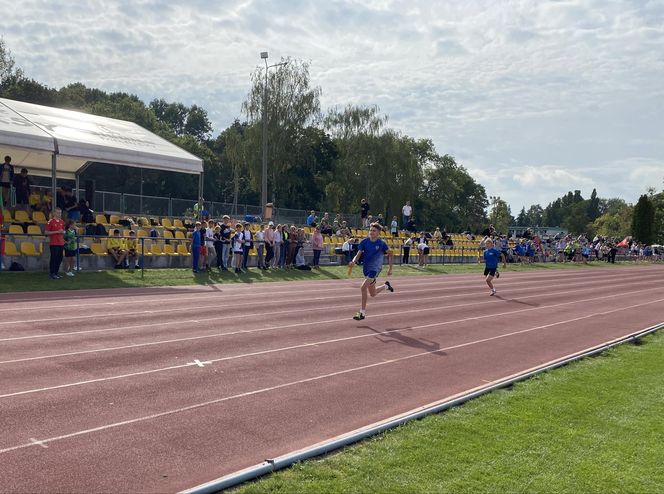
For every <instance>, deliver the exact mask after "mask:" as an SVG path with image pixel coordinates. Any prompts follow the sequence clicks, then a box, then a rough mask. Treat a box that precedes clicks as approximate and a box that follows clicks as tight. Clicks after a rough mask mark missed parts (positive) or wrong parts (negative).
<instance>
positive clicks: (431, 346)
mask: <svg viewBox="0 0 664 494" xmlns="http://www.w3.org/2000/svg"><path fill="white" fill-rule="evenodd" d="M358 328H362V329H368V330H370V331H373V332H374V333H377V334H376V339H377V340H378V341H380V342H382V343H400V344H402V345H404V346H408V347H411V348H417V349H420V350H424V351H427V352H431V353H432V355H439V356H441V357H444V356H445V355H446V353H445V352H443V351H442V350H440V344H439V343H436V342H435V341H431V340H427V339H426V338H421V339H418V338H413V337H411V336H406V335H405V334H402V333H401V331H407V330H410V329H411V328H410V327H407V328H386V329H382V330H380V329H375V328H372V327H371V326H358ZM385 331H391V333H387V334H385Z"/></svg>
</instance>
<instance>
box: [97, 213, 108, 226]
mask: <svg viewBox="0 0 664 494" xmlns="http://www.w3.org/2000/svg"><path fill="white" fill-rule="evenodd" d="M95 223H101V224H102V225H108V220H107V219H106V215H104V214H98V215H97V216H96V217H95Z"/></svg>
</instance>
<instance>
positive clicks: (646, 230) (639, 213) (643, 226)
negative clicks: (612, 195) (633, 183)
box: [632, 194, 655, 244]
mask: <svg viewBox="0 0 664 494" xmlns="http://www.w3.org/2000/svg"><path fill="white" fill-rule="evenodd" d="M632 236H633V237H634V239H635V240H637V241H639V242H643V243H645V244H651V243H653V241H654V239H655V206H654V204H653V203H652V201H651V200H650V198H649V197H648V196H647V195H646V194H643V195H642V196H641V197H639V201H638V202H637V203H636V206H634V215H633V216H632Z"/></svg>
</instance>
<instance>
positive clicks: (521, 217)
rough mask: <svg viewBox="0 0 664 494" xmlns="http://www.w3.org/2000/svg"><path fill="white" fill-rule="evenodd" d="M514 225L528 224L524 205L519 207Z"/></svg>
mask: <svg viewBox="0 0 664 494" xmlns="http://www.w3.org/2000/svg"><path fill="white" fill-rule="evenodd" d="M516 226H530V224H529V222H528V215H527V214H526V208H525V206H524V207H522V208H521V211H519V215H518V216H517V217H516Z"/></svg>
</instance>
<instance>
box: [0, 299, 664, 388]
mask: <svg viewBox="0 0 664 494" xmlns="http://www.w3.org/2000/svg"><path fill="white" fill-rule="evenodd" d="M648 291H652V289H650V288H647V289H644V290H634V291H631V292H621V293H617V294H614V295H602V296H600V297H594V298H589V299H584V300H574V301H571V302H562V303H558V304H552V305H547V306H544V307H531V308H528V309H517V310H512V311H507V312H499V313H492V314H486V315H483V316H474V317H465V318H462V319H456V320H452V321H444V322H436V323H432V324H425V325H422V326H415V327H413V328H411V330H417V329H424V328H432V327H436V326H446V325H449V324H460V323H464V322H468V321H477V320H480V319H486V318H492V317H500V316H506V315H511V314H518V313H521V312H530V311H536V310H543V309H551V308H555V307H562V306H565V305H572V304H578V303H585V302H591V301H593V300H603V299H606V298H613V297H623V296H625V295H630V294H634V293H641V292H648ZM663 300H664V299H663ZM658 301H659V300H658ZM650 303H653V302H646V303H644V304H643V305H648V304H650ZM343 321H346V319H343ZM305 324H309V323H305ZM553 324H554V325H555V324H559V323H553ZM399 331H402V330H400V329H391V330H387V331H382V332H379V333H373V332H372V333H365V334H360V335H355V336H348V337H343V338H334V339H330V340H322V341H315V342H311V343H302V344H299V345H291V346H286V347H280V348H273V349H270V350H258V351H255V352H249V353H243V354H239V355H231V356H227V357H220V358H216V359H210V362H224V361H230V360H237V359H241V358H247V357H256V356H259V355H268V354H271V353H278V352H285V351H290V350H299V349H302V348H308V347H311V346H313V345H327V344H332V343H340V342H346V341H351V340H358V339H361V338H370V337H375V336H380V335H389V334H390V333H394V332H399ZM515 334H518V332H517V333H515ZM186 367H190V364H180V365H173V366H169V367H162V368H158V369H150V370H146V371H139V372H131V373H128V374H121V375H117V376H108V377H100V378H96V379H89V380H86V381H78V382H73V383H67V384H58V385H54V386H47V387H43V388H35V389H28V390H24V391H16V392H13V393H6V394H3V395H0V399H1V398H10V397H13V396H22V395H26V394H34V393H41V392H45V391H52V390H55V389H64V388H71V387H75V386H83V385H86V384H93V383H99V382H106V381H114V380H118V379H127V378H131V377H137V376H145V375H149V374H155V373H157V372H166V371H170V370H176V369H182V368H186Z"/></svg>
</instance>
